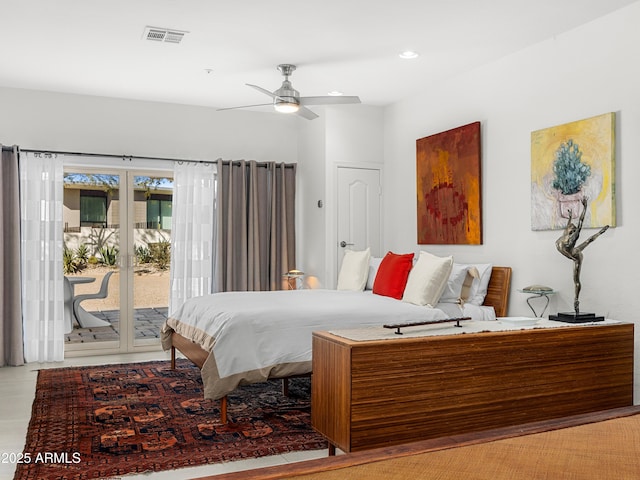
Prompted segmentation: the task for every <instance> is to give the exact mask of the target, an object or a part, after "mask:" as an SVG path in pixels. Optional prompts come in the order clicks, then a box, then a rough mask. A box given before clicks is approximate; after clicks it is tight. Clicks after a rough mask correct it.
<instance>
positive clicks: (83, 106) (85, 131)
mask: <svg viewBox="0 0 640 480" xmlns="http://www.w3.org/2000/svg"><path fill="white" fill-rule="evenodd" d="M0 105H2V115H0V142H2V143H4V144H7V145H8V144H16V145H19V146H20V147H22V148H28V149H36V150H39V149H42V150H62V151H71V152H83V153H109V154H117V155H120V154H127V155H137V156H150V157H165V158H181V159H202V160H215V159H217V158H219V157H222V158H224V159H234V160H235V159H241V158H244V159H247V160H250V159H255V160H259V161H277V162H295V161H296V160H297V154H298V152H297V149H298V145H297V121H298V120H297V119H296V118H293V117H287V116H283V115H278V114H275V113H261V112H260V113H259V112H249V111H235V110H234V111H226V112H217V111H216V110H215V109H212V108H205V107H193V106H185V105H175V104H169V103H154V102H141V101H132V100H122V99H115V98H105V97H91V96H85V95H68V94H59V93H50V92H39V91H33V90H20V89H10V88H1V87H0Z"/></svg>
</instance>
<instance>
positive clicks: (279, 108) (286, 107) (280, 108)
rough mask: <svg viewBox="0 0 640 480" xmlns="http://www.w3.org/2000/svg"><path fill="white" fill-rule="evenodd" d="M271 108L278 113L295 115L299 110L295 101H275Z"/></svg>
mask: <svg viewBox="0 0 640 480" xmlns="http://www.w3.org/2000/svg"><path fill="white" fill-rule="evenodd" d="M273 108H275V109H276V112H280V113H296V112H297V111H298V110H300V105H299V104H298V103H297V102H295V101H289V100H282V99H276V101H275V102H274V103H273Z"/></svg>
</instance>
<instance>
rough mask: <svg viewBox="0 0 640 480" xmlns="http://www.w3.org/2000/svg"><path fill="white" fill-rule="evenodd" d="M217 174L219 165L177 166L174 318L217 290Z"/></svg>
mask: <svg viewBox="0 0 640 480" xmlns="http://www.w3.org/2000/svg"><path fill="white" fill-rule="evenodd" d="M215 174H216V166H215V164H207V163H195V162H176V164H175V167H174V176H173V208H172V210H173V211H172V223H171V298H170V299H169V314H170V315H171V313H172V312H173V311H174V310H175V309H176V308H178V307H179V306H180V305H181V304H182V303H183V302H184V301H185V300H187V299H189V298H192V297H197V296H200V295H205V294H207V293H212V291H213V285H214V278H213V277H214V269H213V262H214V258H215V255H214V248H215V218H216V215H215V186H216V183H215V180H216V178H215Z"/></svg>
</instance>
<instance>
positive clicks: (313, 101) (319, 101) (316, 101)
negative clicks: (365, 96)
mask: <svg viewBox="0 0 640 480" xmlns="http://www.w3.org/2000/svg"><path fill="white" fill-rule="evenodd" d="M344 103H360V98H359V97H355V96H354V97H342V96H336V97H332V96H329V95H325V96H321V97H300V105H339V104H344Z"/></svg>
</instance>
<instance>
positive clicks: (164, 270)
mask: <svg viewBox="0 0 640 480" xmlns="http://www.w3.org/2000/svg"><path fill="white" fill-rule="evenodd" d="M165 175H166V176H165ZM130 184H131V188H132V196H131V198H133V202H132V205H130V206H131V208H132V215H131V218H130V225H131V227H132V228H131V230H132V241H133V262H132V263H133V272H132V274H133V277H132V282H133V346H134V347H140V346H145V345H154V344H158V343H159V341H160V328H161V327H162V324H163V323H164V321H165V320H166V319H167V313H168V309H169V268H170V265H171V199H172V195H173V178H172V175H171V173H164V172H163V173H160V174H159V173H158V172H155V173H151V174H149V175H144V174H142V173H140V172H135V174H133V177H132V181H131V182H130Z"/></svg>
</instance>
